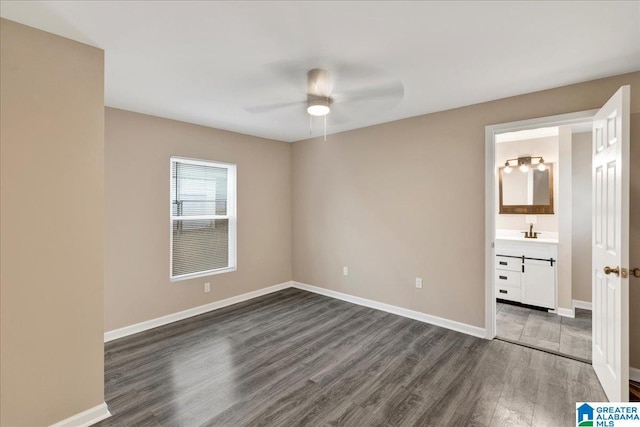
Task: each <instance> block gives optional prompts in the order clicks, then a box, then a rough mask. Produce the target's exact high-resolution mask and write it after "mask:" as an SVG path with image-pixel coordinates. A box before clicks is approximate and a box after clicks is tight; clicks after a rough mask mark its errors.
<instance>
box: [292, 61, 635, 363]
mask: <svg viewBox="0 0 640 427" xmlns="http://www.w3.org/2000/svg"><path fill="white" fill-rule="evenodd" d="M624 84H631V85H632V88H631V92H632V96H631V98H632V99H631V110H632V112H634V113H638V112H640V73H638V72H636V73H632V74H627V75H622V76H617V77H612V78H607V79H602V80H596V81H592V82H586V83H581V84H577V85H572V86H566V87H561V88H557V89H552V90H547V91H542V92H536V93H532V94H527V95H522V96H517V97H512V98H506V99H501V100H497V101H492V102H487V103H484V104H479V105H472V106H468V107H463V108H458V109H455V110H449V111H444V112H439V113H434V114H428V115H424V116H419V117H414V118H409V119H405V120H400V121H396V122H390V123H386V124H382V125H377V126H372V127H368V128H365V129H359V130H354V131H350V132H344V133H340V134H336V135H330V136H329V137H328V138H327V141H326V142H324V141H322V140H321V139H317V138H316V139H312V140H306V141H300V142H296V143H294V144H293V153H292V156H293V171H292V177H293V178H292V186H293V193H292V194H293V197H292V200H293V237H294V240H293V277H294V280H296V281H299V282H303V283H308V284H311V285H315V286H320V287H324V288H327V289H332V290H336V291H340V292H345V293H348V294H351V295H356V296H360V297H364V298H369V299H372V300H376V301H382V302H385V303H389V304H394V305H397V306H400V307H405V308H409V309H413V310H418V311H421V312H424V313H428V314H431V315H436V316H441V317H444V318H447V319H452V320H456V321H459V322H464V323H467V324H470V325H474V326H479V327H483V326H484V301H485V299H484V290H485V284H484V250H485V248H484V224H485V218H484V216H485V213H484V212H485V211H484V202H485V188H484V176H485V172H484V150H485V141H484V130H485V126H486V125H490V124H497V123H505V122H511V121H516V120H524V119H530V118H534V117H544V116H551V115H555V114H562V113H569V112H574V111H581V110H589V109H594V108H599V107H601V106H602V105H603V104H604V103H605V102H606V100H607V99H608V98H609V97H610V96H611V95H613V93H614V92H615V91H616V90H617V89H618V88H619V87H620V86H621V85H624ZM636 117H637V116H636ZM636 139H637V136H636ZM632 144H635V145H637V144H638V142H637V140H635V141H633V143H632ZM636 164H637V163H636ZM636 170H638V169H637V168H635V169H634V171H633V172H632V174H633V175H634V177H633V179H634V180H636V181H637V180H638V179H639V177H638V176H637V175H638V174H635V173H634V172H635V171H636ZM632 200H633V197H632ZM638 200H640V197H636V198H635V201H634V203H636V214H635V217H634V216H633V213H632V218H633V221H636V222H637V221H638V218H639V217H640V215H639V214H638V211H640V209H638V206H637V204H638ZM638 228H639V227H638V225H635V228H634V230H635V231H634V232H635V233H636V234H635V235H632V236H630V238H631V240H632V241H633V240H636V241H637V240H640V235H639V234H638ZM638 255H640V254H639V253H638V251H637V244H636V252H634V253H633V254H632V257H635V258H634V259H635V262H636V264H640V262H638V261H639V260H638ZM343 266H348V267H349V276H343V275H342V267H343ZM415 277H422V278H424V287H423V289H416V288H415V286H414V278H415ZM639 294H640V286H637V284H636V285H635V289H634V290H633V291H632V294H631V295H632V301H638V297H639V296H640V295H639ZM634 298H635V299H634ZM632 304H633V303H632ZM631 312H632V319H633V322H634V323H632V325H631V330H632V341H634V344H633V353H632V365H633V366H639V367H640V348H639V345H640V343H638V341H640V339H639V338H638V336H637V333H636V331H638V330H639V329H640V317H639V315H638V314H635V312H637V310H631ZM634 334H635V335H634Z"/></svg>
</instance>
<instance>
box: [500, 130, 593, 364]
mask: <svg viewBox="0 0 640 427" xmlns="http://www.w3.org/2000/svg"><path fill="white" fill-rule="evenodd" d="M591 126H592V120H591V119H589V120H585V121H580V122H576V123H571V124H565V125H559V126H544V127H537V128H533V129H526V130H519V131H513V132H503V133H498V134H496V136H495V151H494V163H495V165H496V177H497V180H496V183H495V185H496V189H495V192H496V194H497V195H498V197H497V198H496V206H495V207H494V209H493V212H494V222H495V235H494V239H495V262H494V283H495V285H494V286H495V294H496V295H495V298H496V336H497V337H498V338H500V339H502V340H506V341H510V342H513V343H517V344H520V345H524V346H528V347H532V348H536V349H540V350H544V351H548V352H552V353H555V354H560V355H565V356H568V357H571V358H575V359H577V360H580V361H584V362H587V363H590V362H591V335H592V328H591V323H592V318H591V301H592V299H591V277H590V270H589V269H587V270H585V269H584V268H580V267H582V266H585V265H590V264H591V250H590V249H591V185H592V184H591V141H592V129H591Z"/></svg>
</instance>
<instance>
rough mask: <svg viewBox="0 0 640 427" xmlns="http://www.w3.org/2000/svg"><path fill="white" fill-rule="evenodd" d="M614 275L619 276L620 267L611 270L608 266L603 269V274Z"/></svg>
mask: <svg viewBox="0 0 640 427" xmlns="http://www.w3.org/2000/svg"><path fill="white" fill-rule="evenodd" d="M611 273H613V274H615V275H616V276H620V267H615V268H611V267H609V266H608V265H607V266H606V267H605V268H604V274H611Z"/></svg>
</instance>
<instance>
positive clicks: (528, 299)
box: [522, 259, 556, 308]
mask: <svg viewBox="0 0 640 427" xmlns="http://www.w3.org/2000/svg"><path fill="white" fill-rule="evenodd" d="M522 302H523V303H525V304H530V305H536V306H538V307H547V308H556V268H555V264H554V266H551V263H550V262H549V261H538V260H529V259H528V260H525V262H524V273H523V274H522Z"/></svg>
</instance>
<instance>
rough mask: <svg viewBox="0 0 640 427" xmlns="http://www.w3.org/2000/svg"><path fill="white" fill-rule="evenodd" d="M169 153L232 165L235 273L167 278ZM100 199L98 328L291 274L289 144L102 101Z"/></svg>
mask: <svg viewBox="0 0 640 427" xmlns="http://www.w3.org/2000/svg"><path fill="white" fill-rule="evenodd" d="M172 155H176V156H182V157H191V158H196V159H205V160H214V161H221V162H228V163H236V164H237V165H238V166H237V171H238V172H237V173H238V183H237V184H238V270H237V271H235V272H231V273H224V274H218V275H214V276H208V277H202V278H197V279H190V280H183V281H178V282H170V281H169V216H168V214H169V158H170V156H172ZM105 199H106V211H105V214H106V218H105V227H106V240H105V267H106V274H105V331H110V330H114V329H117V328H121V327H124V326H129V325H132V324H135V323H138V322H142V321H145V320H150V319H154V318H156V317H159V316H164V315H167V314H171V313H175V312H178V311H181V310H186V309H189V308H193V307H196V306H199V305H203V304H207V303H210V302H213V301H218V300H221V299H224V298H228V297H232V296H236V295H239V294H242V293H245V292H250V291H253V290H256V289H260V288H264V287H267V286H271V285H275V284H278V283H282V282H286V281H289V280H291V277H292V272H291V144H288V143H284V142H277V141H271V140H266V139H261V138H256V137H251V136H246V135H240V134H237V133H232V132H225V131H221V130H216V129H211V128H207V127H203V126H197V125H192V124H188V123H183V122H177V121H173V120H167V119H161V118H158V117H152V116H147V115H142V114H136V113H131V112H127V111H123V110H117V109H112V108H107V109H106V133H105ZM205 282H209V283H211V292H210V293H204V290H203V285H204V283H205Z"/></svg>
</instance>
